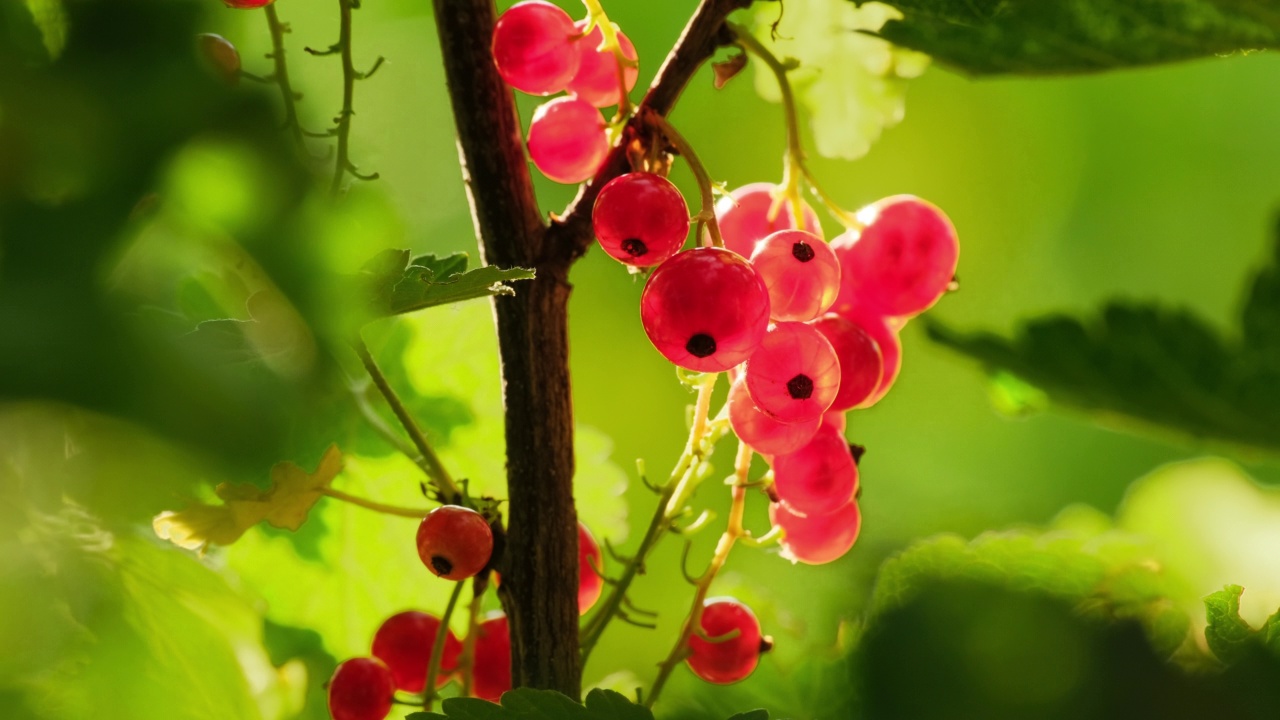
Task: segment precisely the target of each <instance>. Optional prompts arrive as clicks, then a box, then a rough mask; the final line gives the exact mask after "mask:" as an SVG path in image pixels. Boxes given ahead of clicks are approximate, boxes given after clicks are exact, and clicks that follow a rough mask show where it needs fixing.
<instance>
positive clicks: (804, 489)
mask: <svg viewBox="0 0 1280 720" xmlns="http://www.w3.org/2000/svg"><path fill="white" fill-rule="evenodd" d="M773 489H774V492H775V493H777V495H778V497H779V498H781V499H782V500H784V501H786V503H787V504H788V505H790V506H791V508H792V509H794V510H795V511H796V512H800V513H825V512H830V511H831V509H832V508H837V507H840V506H841V505H843V504H845V503H847V502H849V500H851V499H853V495H854V493H856V492H857V490H858V466H857V465H856V464H855V463H854V462H853V453H851V452H850V451H849V444H848V443H847V442H846V441H845V439H844V435H843V434H841V433H840V432H839V431H837V430H836V429H835V428H834V427H831V426H826V427H819V428H818V432H816V433H814V436H813V439H812V440H810V441H809V442H808V444H806V445H805V446H804V447H802V448H800V449H799V450H797V451H795V452H792V453H787V454H786V455H778V456H776V457H774V458H773Z"/></svg>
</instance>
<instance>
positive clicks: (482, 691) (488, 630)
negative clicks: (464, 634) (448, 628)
mask: <svg viewBox="0 0 1280 720" xmlns="http://www.w3.org/2000/svg"><path fill="white" fill-rule="evenodd" d="M475 632H476V644H475V647H476V651H475V655H476V656H475V664H474V667H473V668H472V675H471V692H472V694H474V695H475V696H476V697H478V698H483V699H485V700H489V701H490V702H498V699H499V698H501V697H502V693H504V692H506V691H508V690H510V689H511V632H510V629H509V628H508V627H507V616H506V615H504V614H502V612H500V611H498V612H494V613H490V614H489V616H488V617H487V618H486V619H485V621H484V622H482V623H480V624H479V625H477V626H476V630H475Z"/></svg>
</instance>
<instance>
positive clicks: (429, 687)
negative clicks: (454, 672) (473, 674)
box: [422, 582, 466, 712]
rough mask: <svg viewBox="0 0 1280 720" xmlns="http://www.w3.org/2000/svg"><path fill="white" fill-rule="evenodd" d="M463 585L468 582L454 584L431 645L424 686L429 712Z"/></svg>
mask: <svg viewBox="0 0 1280 720" xmlns="http://www.w3.org/2000/svg"><path fill="white" fill-rule="evenodd" d="M463 585H466V583H464V582H456V583H454V584H453V592H452V593H451V594H450V595H449V604H448V605H445V606H444V615H441V616H440V627H438V628H436V637H435V642H434V644H433V645H432V646H431V661H430V662H428V663H427V682H426V684H425V685H423V686H422V691H423V692H424V693H426V697H424V698H423V700H422V709H423V710H426V711H428V712H430V710H431V704H432V703H433V702H434V701H435V699H436V678H437V677H439V676H440V663H441V661H443V660H444V644H445V641H446V640H448V639H449V618H452V617H453V608H454V607H456V606H457V604H458V596H459V595H461V594H462V586H463Z"/></svg>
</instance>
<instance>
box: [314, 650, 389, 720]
mask: <svg viewBox="0 0 1280 720" xmlns="http://www.w3.org/2000/svg"><path fill="white" fill-rule="evenodd" d="M394 695H395V681H394V680H393V679H392V677H391V669H390V668H388V667H387V666H386V664H384V663H383V662H382V661H381V660H378V659H376V658H353V659H351V660H347V661H345V662H343V663H342V664H340V665H338V669H337V670H335V671H334V672H333V678H332V679H330V680H329V714H330V715H332V716H333V720H383V718H385V717H386V716H387V715H389V714H391V700H392V697H393V696H394Z"/></svg>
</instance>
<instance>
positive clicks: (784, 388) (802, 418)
mask: <svg viewBox="0 0 1280 720" xmlns="http://www.w3.org/2000/svg"><path fill="white" fill-rule="evenodd" d="M743 377H744V378H745V379H746V382H747V391H748V392H750V393H751V400H752V402H754V403H755V404H756V407H758V408H760V409H761V410H762V411H764V412H766V413H768V414H769V415H772V416H773V417H775V418H777V419H778V420H780V421H782V422H807V421H810V420H818V419H820V418H821V417H822V413H824V412H826V410H827V408H828V407H830V405H831V401H832V400H834V399H835V397H836V392H837V391H838V390H839V389H840V360H839V359H838V358H837V357H836V351H835V350H834V349H833V348H832V347H831V343H830V342H828V341H827V339H826V338H825V337H823V335H822V333H820V332H818V331H817V330H815V329H814V328H813V326H811V325H806V324H804V323H798V322H780V323H778V324H776V325H774V326H773V327H772V328H770V329H769V332H767V333H765V336H764V339H762V340H761V341H760V347H758V348H756V351H755V352H754V353H752V354H751V357H750V358H748V359H747V367H746V369H745V370H744V371H743Z"/></svg>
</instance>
